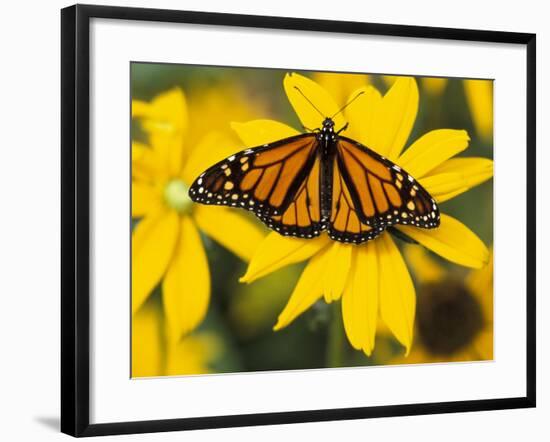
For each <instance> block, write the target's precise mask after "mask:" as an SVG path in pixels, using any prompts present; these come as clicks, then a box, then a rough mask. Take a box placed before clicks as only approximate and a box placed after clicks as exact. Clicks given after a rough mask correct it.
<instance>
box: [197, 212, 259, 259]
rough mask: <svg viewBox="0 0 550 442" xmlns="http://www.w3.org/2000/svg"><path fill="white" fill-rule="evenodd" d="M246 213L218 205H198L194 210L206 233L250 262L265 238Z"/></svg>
mask: <svg viewBox="0 0 550 442" xmlns="http://www.w3.org/2000/svg"><path fill="white" fill-rule="evenodd" d="M246 215H247V214H245V213H244V212H240V211H237V210H234V209H230V208H226V207H218V206H202V205H197V206H196V207H195V209H194V211H193V217H194V219H195V221H196V222H197V225H198V226H199V228H200V229H201V230H202V231H203V232H204V233H206V234H207V235H208V236H209V237H210V238H212V239H214V240H215V241H217V242H218V243H220V244H221V245H222V246H224V247H225V248H226V249H228V250H230V251H231V252H233V253H234V254H235V255H237V256H238V257H239V258H241V259H242V260H243V261H246V262H248V261H250V260H251V259H252V255H253V254H254V252H255V251H256V249H257V248H258V245H259V244H260V243H261V242H262V240H263V239H264V233H263V231H262V229H260V227H259V226H258V225H257V224H256V223H254V222H252V221H251V220H250V219H249V218H248V217H247V216H246Z"/></svg>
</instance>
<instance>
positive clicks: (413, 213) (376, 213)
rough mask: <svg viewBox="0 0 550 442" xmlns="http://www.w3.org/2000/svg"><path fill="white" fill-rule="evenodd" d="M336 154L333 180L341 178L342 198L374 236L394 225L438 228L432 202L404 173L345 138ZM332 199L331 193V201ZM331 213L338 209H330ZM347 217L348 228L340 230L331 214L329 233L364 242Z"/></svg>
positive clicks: (437, 217)
mask: <svg viewBox="0 0 550 442" xmlns="http://www.w3.org/2000/svg"><path fill="white" fill-rule="evenodd" d="M336 150H337V152H336V165H335V173H334V180H336V176H337V175H340V176H341V182H342V183H343V185H341V187H342V188H343V189H345V192H344V195H346V192H347V194H349V201H350V202H351V204H352V205H353V210H354V212H353V213H354V214H356V215H357V218H358V220H359V222H360V224H361V223H362V224H363V225H366V226H369V227H371V228H372V230H374V231H376V232H377V234H379V233H381V232H382V231H383V230H384V229H386V228H387V227H389V226H392V225H394V224H404V225H407V224H409V225H413V226H417V227H422V228H425V229H431V228H435V227H438V226H439V222H440V214H439V208H438V206H437V204H436V202H435V200H434V199H433V198H432V197H431V196H430V194H429V193H428V192H427V191H426V190H425V189H424V188H423V187H422V186H421V185H420V184H419V183H418V182H417V181H416V180H415V179H414V178H413V177H412V176H411V175H409V174H408V173H407V172H406V171H405V170H403V169H402V168H400V167H399V166H397V165H396V164H394V163H392V162H391V161H390V160H388V159H386V158H384V157H382V156H381V155H378V154H377V153H376V152H374V151H372V150H370V149H368V148H367V147H365V146H363V145H361V144H360V143H358V142H356V141H354V140H351V139H349V138H345V137H340V138H339V139H338V141H337V149H336ZM334 190H336V188H335V189H334ZM336 197H337V195H336V193H335V192H334V193H333V199H335V198H336ZM334 210H339V209H338V208H336V207H334V205H333V211H334ZM350 217H351V219H352V222H351V224H348V225H346V226H345V228H344V229H343V230H342V229H341V227H342V226H341V225H338V224H336V221H337V219H338V217H337V216H335V215H334V213H333V214H332V219H334V221H332V223H331V227H330V231H336V232H343V233H345V234H346V235H344V236H343V237H342V238H345V239H347V241H351V242H363V241H365V240H364V239H362V238H363V236H364V233H363V232H358V231H357V228H356V224H355V218H354V216H352V215H350ZM350 226H351V227H350ZM335 235H336V234H335ZM371 235H375V234H374V233H372V234H371ZM367 236H368V235H367ZM345 239H344V240H345ZM368 239H370V238H367V240H368Z"/></svg>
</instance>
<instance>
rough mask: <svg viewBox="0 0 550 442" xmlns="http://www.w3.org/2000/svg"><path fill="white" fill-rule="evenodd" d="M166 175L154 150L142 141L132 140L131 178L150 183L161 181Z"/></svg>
mask: <svg viewBox="0 0 550 442" xmlns="http://www.w3.org/2000/svg"><path fill="white" fill-rule="evenodd" d="M167 176H168V174H167V171H166V170H164V169H163V165H162V162H161V161H160V160H159V158H158V156H157V155H156V153H155V151H154V150H153V149H151V148H150V147H149V146H147V145H145V144H143V143H139V142H137V141H133V142H132V178H133V179H137V180H142V181H147V182H149V183H151V182H153V181H161V180H163V179H165V178H166V177H167Z"/></svg>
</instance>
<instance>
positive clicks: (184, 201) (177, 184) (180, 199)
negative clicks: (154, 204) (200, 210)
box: [164, 178, 193, 213]
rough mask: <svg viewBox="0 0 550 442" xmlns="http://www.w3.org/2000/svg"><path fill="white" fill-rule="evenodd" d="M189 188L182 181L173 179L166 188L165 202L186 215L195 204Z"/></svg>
mask: <svg viewBox="0 0 550 442" xmlns="http://www.w3.org/2000/svg"><path fill="white" fill-rule="evenodd" d="M188 190H189V188H188V187H187V186H186V185H185V183H184V182H183V181H182V180H180V179H177V178H176V179H173V180H171V181H169V182H168V184H167V185H166V187H165V188H164V200H165V201H166V204H168V206H170V207H171V208H172V209H174V210H176V211H177V212H180V213H186V212H188V211H189V210H190V208H191V205H192V204H193V202H192V201H191V198H189V195H188V193H187V191H188Z"/></svg>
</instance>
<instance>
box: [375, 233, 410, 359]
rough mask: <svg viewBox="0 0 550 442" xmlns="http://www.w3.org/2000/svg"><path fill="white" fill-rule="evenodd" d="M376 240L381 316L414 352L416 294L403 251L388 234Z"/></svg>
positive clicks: (402, 342)
mask: <svg viewBox="0 0 550 442" xmlns="http://www.w3.org/2000/svg"><path fill="white" fill-rule="evenodd" d="M376 241H377V244H376V246H377V251H378V260H379V261H378V265H379V275H380V276H379V278H380V317H381V318H382V320H383V321H384V322H385V323H386V325H387V326H388V327H389V329H390V330H391V332H392V333H393V335H394V336H395V337H396V338H397V340H398V341H399V342H400V343H401V344H403V345H404V346H405V349H406V354H408V353H409V351H410V349H411V344H412V339H413V325H414V316H415V310H416V294H415V291H414V286H413V283H412V279H411V275H410V274H409V271H408V269H407V266H406V264H405V261H404V260H403V257H402V256H401V252H400V251H399V249H398V248H397V246H396V245H395V243H394V242H393V240H392V239H391V236H390V235H388V234H383V235H382V236H380V238H379V239H377V240H376Z"/></svg>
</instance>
